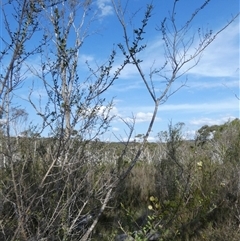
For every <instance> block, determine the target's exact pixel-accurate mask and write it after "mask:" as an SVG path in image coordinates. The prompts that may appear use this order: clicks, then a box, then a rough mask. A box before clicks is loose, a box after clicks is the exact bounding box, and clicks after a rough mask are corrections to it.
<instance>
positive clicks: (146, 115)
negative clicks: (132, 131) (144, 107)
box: [123, 111, 160, 123]
mask: <svg viewBox="0 0 240 241" xmlns="http://www.w3.org/2000/svg"><path fill="white" fill-rule="evenodd" d="M152 116H153V113H152V112H141V111H140V112H137V113H136V114H135V115H133V117H132V118H130V117H125V118H123V119H124V121H126V122H130V123H131V122H132V123H133V122H134V121H135V123H143V122H150V121H151V119H152ZM159 120H160V118H158V117H157V118H156V119H155V122H156V121H159Z"/></svg>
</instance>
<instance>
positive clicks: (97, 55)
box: [2, 0, 240, 141]
mask: <svg viewBox="0 0 240 241" xmlns="http://www.w3.org/2000/svg"><path fill="white" fill-rule="evenodd" d="M123 2H126V1H123ZM201 2H204V1H192V0H180V1H179V2H178V7H177V14H176V18H177V19H178V24H179V26H181V24H182V23H183V22H184V21H185V20H186V19H187V18H188V17H189V16H191V14H192V12H193V10H194V9H196V8H197V7H198V5H197V4H199V3H201ZM147 3H149V1H148V0H131V1H129V3H128V11H127V17H126V20H128V19H130V17H131V16H132V14H133V13H136V14H135V15H134V16H135V17H134V19H133V20H132V26H133V27H134V28H135V27H138V26H139V22H140V21H141V19H142V17H143V15H144V11H145V6H146V4H147ZM172 3H173V1H171V0H153V4H154V10H153V15H152V18H151V19H150V21H149V24H148V26H147V29H146V35H145V39H144V42H145V43H146V44H147V48H146V49H145V51H144V52H143V53H141V55H140V57H141V59H142V60H143V62H142V63H141V64H142V66H141V67H142V69H143V71H144V73H145V74H146V75H148V74H149V71H150V68H151V66H152V64H153V62H155V64H156V66H161V64H162V63H164V56H163V43H162V40H161V35H160V33H159V32H158V31H156V27H157V26H159V25H160V24H161V21H162V19H163V18H164V17H165V16H168V11H169V10H170V9H171V7H172ZM94 6H95V7H96V8H98V10H99V19H98V20H97V21H95V22H94V24H93V25H92V29H91V30H92V31H93V34H91V35H90V36H89V37H88V38H87V39H86V40H85V42H84V44H83V47H82V49H81V50H80V63H82V65H81V66H83V67H82V68H81V72H82V74H83V75H84V74H86V75H87V72H86V68H85V67H84V62H85V61H86V60H88V61H89V63H90V64H93V65H94V64H95V62H98V63H101V62H104V61H105V60H106V59H107V57H108V55H109V54H110V53H111V50H112V49H113V48H114V46H116V45H117V44H118V43H120V42H123V38H122V36H123V33H122V30H121V28H120V25H119V23H118V21H117V20H116V17H115V15H114V11H113V8H112V6H111V1H110V0H96V1H95V5H94ZM137 10H139V11H137ZM136 11H137V12H136ZM237 12H239V1H236V0H232V1H226V0H212V1H211V2H210V3H209V4H208V6H207V7H206V8H205V9H204V10H203V11H202V12H200V15H199V16H198V17H197V18H196V21H195V22H194V24H192V33H194V32H196V30H197V29H198V28H199V27H203V28H204V29H212V30H213V31H214V32H215V31H217V30H218V29H220V28H221V27H223V26H224V24H226V23H227V22H228V21H229V20H230V19H231V16H232V15H234V14H236V13H237ZM95 29H98V31H97V32H94V30H95ZM2 34H4V33H3V32H2ZM186 37H188V36H186ZM239 48H240V46H239V18H238V19H237V20H236V21H235V22H234V23H233V24H231V25H230V26H229V27H228V28H227V29H226V30H225V31H224V32H222V33H221V34H219V36H218V37H217V39H215V41H214V42H213V43H212V44H211V45H210V46H209V47H208V48H207V49H206V50H205V51H204V53H203V55H202V57H201V60H200V63H199V64H198V65H197V66H196V67H194V68H193V69H191V70H190V71H189V72H188V73H187V74H186V75H184V76H183V77H181V78H180V79H179V80H178V81H177V82H176V84H174V86H173V89H175V88H177V87H178V86H180V85H181V83H183V82H185V81H186V80H187V82H186V86H184V87H183V88H181V89H180V90H179V91H178V92H176V93H175V94H174V95H173V96H171V97H170V98H169V99H168V100H167V102H166V103H164V104H163V105H161V106H159V112H158V115H157V119H156V122H155V124H154V126H153V131H152V133H151V135H150V138H149V140H150V141H154V140H156V136H157V133H158V132H160V131H163V130H166V129H167V126H168V124H169V122H170V121H172V123H177V122H184V123H185V129H184V135H185V136H186V137H188V138H192V137H193V136H194V133H195V131H196V130H197V129H199V128H200V127H201V126H202V125H206V124H207V125H213V124H222V123H224V122H226V121H228V120H230V119H234V118H240V116H239V104H240V101H239V100H238V99H237V98H236V97H235V94H237V95H238V96H239V66H240V65H239ZM38 60H39V58H35V59H31V64H34V65H37V61H38ZM121 60H122V56H121V53H120V51H117V58H116V61H115V63H114V67H115V68H117V66H119V64H120V63H121ZM29 63H30V61H29V62H28V64H29ZM79 71H80V70H79ZM31 78H32V77H31V76H28V80H27V81H26V82H25V84H24V86H23V88H22V89H20V90H18V97H15V98H16V100H15V102H16V103H18V104H21V105H22V106H23V107H24V106H25V108H26V110H27V111H28V112H29V121H31V120H33V122H34V123H37V121H38V119H37V117H36V116H35V115H34V111H33V109H31V107H30V106H29V105H28V104H27V103H26V102H25V101H23V100H22V98H24V96H26V95H27V94H28V92H29V88H30V87H31ZM155 84H156V85H155V88H156V89H157V90H159V91H160V90H161V88H162V85H161V79H156V81H155ZM41 92H42V87H41V86H38V93H41ZM19 97H21V98H19ZM105 97H106V98H107V99H108V100H111V98H112V97H114V107H113V109H112V112H111V114H112V115H115V116H116V117H115V119H114V120H113V122H112V124H111V127H110V129H109V131H108V132H107V133H106V134H105V135H104V137H103V139H104V140H116V138H115V136H119V137H121V138H126V134H125V131H126V132H128V128H127V127H126V124H125V123H124V122H123V121H122V120H125V121H129V120H130V118H131V117H132V116H135V118H136V124H135V131H134V135H137V134H143V133H145V132H146V130H147V127H148V124H149V121H150V119H151V115H152V112H153V109H154V103H153V102H152V99H151V97H150V95H149V94H148V92H147V90H146V88H145V86H144V84H143V82H142V81H141V79H140V78H139V76H138V73H137V71H136V69H135V68H134V67H133V66H127V67H126V68H125V69H124V71H123V72H122V74H121V76H120V77H119V79H118V80H117V81H116V82H115V83H114V85H113V86H112V87H110V89H109V90H108V92H107V93H106V94H105Z"/></svg>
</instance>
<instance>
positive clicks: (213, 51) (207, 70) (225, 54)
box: [189, 21, 239, 77]
mask: <svg viewBox="0 0 240 241" xmlns="http://www.w3.org/2000/svg"><path fill="white" fill-rule="evenodd" d="M238 68H239V24H238V21H236V22H234V23H232V24H231V25H230V26H229V27H228V28H227V29H225V30H224V31H223V32H222V33H220V34H219V35H218V36H217V38H216V39H215V40H214V41H213V43H212V44H211V45H210V46H209V47H208V48H206V49H205V50H204V52H203V56H202V58H201V60H200V62H199V64H198V65H197V66H196V67H194V68H193V69H191V70H190V71H189V73H190V74H195V75H200V76H210V77H236V76H238V71H237V70H238Z"/></svg>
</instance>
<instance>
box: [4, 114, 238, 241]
mask: <svg viewBox="0 0 240 241" xmlns="http://www.w3.org/2000/svg"><path fill="white" fill-rule="evenodd" d="M181 128H182V124H178V125H176V126H171V125H170V127H169V130H168V132H165V133H162V134H161V137H162V138H161V140H163V137H164V140H165V142H164V143H163V142H159V143H148V145H147V146H146V148H145V150H144V152H143V153H142V155H141V157H140V161H139V162H138V164H137V165H136V166H135V168H134V169H133V170H132V172H131V174H130V175H129V176H128V177H127V178H126V179H124V181H123V182H122V185H121V186H119V187H117V191H116V195H115V196H114V197H112V199H111V200H110V202H109V204H108V207H107V208H106V209H105V211H104V213H103V215H102V216H101V218H100V220H99V222H98V225H97V227H96V229H95V231H94V233H93V234H92V240H100V239H101V240H114V237H115V236H116V235H117V234H120V233H125V234H127V235H129V236H133V237H134V240H141V241H142V240H149V239H148V237H150V234H151V235H153V234H154V235H157V236H156V237H157V239H156V240H196V241H197V240H235V241H237V240H239V238H240V232H239V225H240V206H239V201H240V200H239V195H240V191H239V185H240V179H239V172H240V156H239V155H240V154H239V150H240V120H239V119H235V120H233V121H229V122H227V123H225V124H223V125H220V126H209V127H207V126H204V127H202V128H201V129H199V131H198V135H197V137H196V141H195V142H193V141H187V140H183V139H182V138H181ZM203 130H204V131H203ZM211 133H212V135H211V138H205V137H206V136H209V135H210V134H211ZM201 135H203V137H204V138H205V139H206V140H205V141H204V143H202V142H201V145H199V143H200V142H199V140H202V136H201ZM4 138H5V137H4V136H3V135H2V137H1V141H2V143H3V141H4ZM75 141H76V145H75V147H74V149H73V150H72V151H73V152H78V153H79V155H75V158H76V160H78V161H77V162H76V163H74V162H73V163H72V165H73V166H74V168H73V167H71V169H70V168H69V169H68V168H64V169H63V168H62V165H61V163H55V164H54V166H53V168H52V169H51V171H50V172H49V173H48V175H47V177H46V181H45V182H44V184H43V185H42V182H43V177H44V175H45V173H46V172H47V170H48V169H49V167H50V166H51V165H52V162H51V158H50V156H51V152H50V151H52V155H53V150H52V149H51V145H52V143H54V139H51V138H49V139H44V138H35V137H32V138H30V137H23V138H19V139H18V141H16V140H15V139H13V140H12V148H14V149H15V150H16V156H17V157H18V158H17V159H16V160H15V161H14V162H10V163H8V158H7V156H6V155H4V154H2V156H1V161H3V157H4V158H5V163H4V165H3V164H2V165H1V168H0V176H1V183H0V191H1V192H0V199H1V200H0V203H1V205H0V220H1V229H0V231H1V232H0V239H1V240H27V237H28V236H31V237H34V236H37V234H38V233H40V234H41V236H42V237H46V236H47V237H48V239H49V238H50V239H51V240H79V239H78V238H79V235H81V233H82V232H83V231H84V229H85V228H87V226H89V225H90V223H91V220H92V219H91V217H93V216H94V215H96V214H97V211H98V209H99V208H100V207H101V199H100V198H99V197H101V193H100V190H103V189H104V188H107V186H108V183H109V182H110V181H111V178H113V177H114V175H117V172H116V163H117V161H118V159H119V155H118V154H117V153H121V151H122V149H123V146H124V145H123V144H121V143H103V142H89V143H84V142H80V141H77V140H75ZM129 145H130V147H129V148H128V151H127V153H126V155H125V157H124V158H125V160H126V162H127V160H128V158H131V155H132V153H131V150H133V149H134V148H136V147H137V146H138V145H140V144H139V143H134V142H133V143H130V144H129ZM79 146H82V147H83V148H84V151H83V150H82V151H79ZM75 148H76V149H75ZM2 153H4V151H3V152H2ZM96 157H98V158H96ZM80 158H81V162H79V159H80ZM104 158H105V159H104ZM83 160H85V161H83ZM80 163H81V165H80ZM79 165H80V166H79ZM121 168H122V169H124V168H125V167H124V165H123V166H122V167H121ZM102 170H104V172H102ZM69 172H70V173H69ZM73 190H74V192H73ZM86 197H87V199H86ZM80 209H82V210H81V212H80V213H81V215H79V216H78V215H76V214H77V213H78V212H79V211H80ZM86 215H88V216H86ZM74 217H75V218H76V217H77V219H76V220H75V223H74V220H73V219H74ZM87 217H89V222H86V223H85V226H84V225H83V224H81V221H82V220H83V218H85V219H86V218H87ZM20 218H21V220H22V223H19V219H20ZM73 223H74V225H73ZM20 225H23V226H22V227H21V226H20ZM17 229H19V230H22V232H21V235H18V236H17V237H14V234H15V230H17ZM41 236H40V237H41Z"/></svg>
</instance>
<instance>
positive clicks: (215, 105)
mask: <svg viewBox="0 0 240 241" xmlns="http://www.w3.org/2000/svg"><path fill="white" fill-rule="evenodd" d="M238 108H239V107H238V103H237V100H236V99H233V100H229V101H223V102H212V103H200V104H179V105H178V104H165V105H163V106H161V107H160V109H161V110H162V111H194V112H196V113H197V112H203V111H211V112H217V111H223V110H237V109H238Z"/></svg>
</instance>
